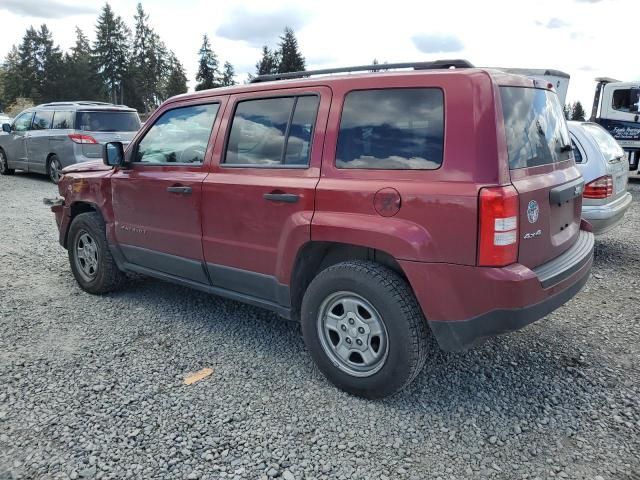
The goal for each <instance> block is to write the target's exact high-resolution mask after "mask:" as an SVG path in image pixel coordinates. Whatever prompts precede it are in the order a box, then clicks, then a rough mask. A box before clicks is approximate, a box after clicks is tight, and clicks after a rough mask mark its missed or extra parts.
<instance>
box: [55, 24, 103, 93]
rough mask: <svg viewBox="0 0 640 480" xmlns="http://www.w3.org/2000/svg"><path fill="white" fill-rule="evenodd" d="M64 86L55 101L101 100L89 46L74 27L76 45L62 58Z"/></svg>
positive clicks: (84, 37) (83, 36) (80, 32)
mask: <svg viewBox="0 0 640 480" xmlns="http://www.w3.org/2000/svg"><path fill="white" fill-rule="evenodd" d="M64 79H65V82H64V83H65V85H64V88H63V89H62V93H61V95H60V96H59V97H58V98H57V100H103V99H104V94H103V92H102V90H101V89H100V87H99V81H98V78H97V76H96V72H95V70H94V67H93V63H92V58H91V45H90V44H89V39H88V38H87V36H86V35H85V34H84V32H83V31H82V30H81V29H80V28H78V27H76V43H75V44H74V46H73V47H71V50H70V51H69V52H68V53H66V54H65V57H64Z"/></svg>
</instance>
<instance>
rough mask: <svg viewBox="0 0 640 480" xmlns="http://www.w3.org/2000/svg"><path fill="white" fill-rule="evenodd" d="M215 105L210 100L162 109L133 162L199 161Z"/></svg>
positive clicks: (216, 110) (202, 155) (202, 159)
mask: <svg viewBox="0 0 640 480" xmlns="http://www.w3.org/2000/svg"><path fill="white" fill-rule="evenodd" d="M218 107H219V104H217V103H210V104H207V105H193V106H189V107H181V108H174V109H173V110H168V111H166V112H164V113H163V114H162V115H161V116H160V118H158V119H157V120H156V122H155V123H154V124H153V125H152V126H151V128H150V129H149V130H148V131H147V133H146V134H145V136H144V138H143V139H142V140H141V141H140V143H139V144H138V149H137V153H136V157H135V161H136V162H141V163H150V164H167V163H179V164H196V165H200V164H202V162H203V161H204V155H205V152H206V151H207V145H208V144H209V137H210V136H211V130H212V128H213V122H214V121H215V119H216V115H217V114H218Z"/></svg>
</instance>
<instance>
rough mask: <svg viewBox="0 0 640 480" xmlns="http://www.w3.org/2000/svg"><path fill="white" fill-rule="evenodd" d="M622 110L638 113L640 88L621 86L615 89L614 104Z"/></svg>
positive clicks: (614, 107)
mask: <svg viewBox="0 0 640 480" xmlns="http://www.w3.org/2000/svg"><path fill="white" fill-rule="evenodd" d="M611 106H612V107H613V109H614V110H618V111H620V112H631V113H637V112H638V111H639V107H640V88H619V89H617V90H614V91H613V101H612V105H611Z"/></svg>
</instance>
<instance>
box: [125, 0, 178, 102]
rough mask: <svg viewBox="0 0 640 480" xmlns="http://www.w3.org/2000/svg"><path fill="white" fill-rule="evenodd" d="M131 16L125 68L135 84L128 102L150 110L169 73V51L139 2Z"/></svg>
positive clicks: (161, 91)
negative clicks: (129, 51) (130, 40)
mask: <svg viewBox="0 0 640 480" xmlns="http://www.w3.org/2000/svg"><path fill="white" fill-rule="evenodd" d="M134 18H135V21H136V28H135V34H134V39H133V49H132V50H133V51H132V63H131V65H130V68H129V73H130V78H132V79H133V81H134V85H135V87H134V90H133V95H132V99H133V102H132V106H135V107H136V108H138V109H139V110H144V111H145V112H150V111H152V110H154V109H155V108H156V107H157V106H158V105H159V104H160V103H161V102H162V101H163V96H164V93H163V86H164V84H165V82H166V77H167V75H169V54H168V51H167V48H166V46H165V45H164V43H163V42H162V40H161V39H160V37H159V35H158V34H157V33H156V32H155V31H154V30H153V28H151V26H150V25H149V15H147V14H146V13H145V12H144V10H143V8H142V4H140V3H138V6H137V11H136V15H135V17H134ZM130 93H131V92H130Z"/></svg>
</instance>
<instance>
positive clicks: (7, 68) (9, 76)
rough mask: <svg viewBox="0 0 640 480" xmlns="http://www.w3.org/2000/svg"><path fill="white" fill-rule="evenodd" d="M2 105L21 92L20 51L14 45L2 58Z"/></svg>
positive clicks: (10, 101)
mask: <svg viewBox="0 0 640 480" xmlns="http://www.w3.org/2000/svg"><path fill="white" fill-rule="evenodd" d="M3 83H4V85H3V87H4V90H3V99H2V101H3V103H4V107H5V108H6V107H7V106H9V105H11V104H12V103H13V102H14V101H15V99H16V98H18V97H19V96H21V94H22V87H23V82H22V70H21V68H20V52H19V51H18V47H16V46H15V45H14V46H13V47H12V48H11V50H9V53H8V54H7V56H6V58H5V60H4V81H3Z"/></svg>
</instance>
